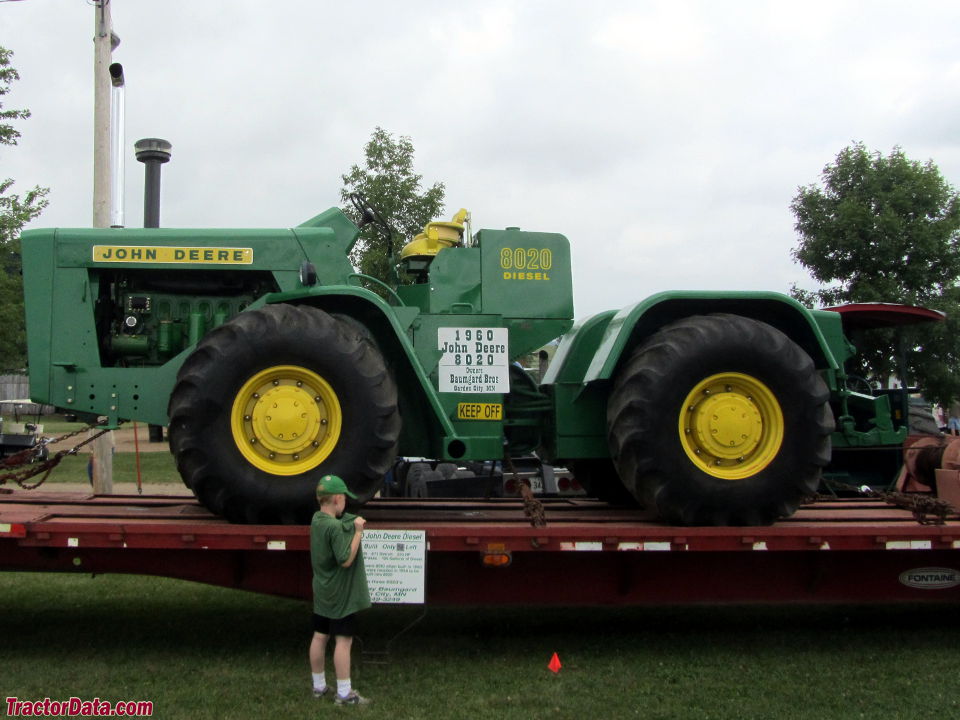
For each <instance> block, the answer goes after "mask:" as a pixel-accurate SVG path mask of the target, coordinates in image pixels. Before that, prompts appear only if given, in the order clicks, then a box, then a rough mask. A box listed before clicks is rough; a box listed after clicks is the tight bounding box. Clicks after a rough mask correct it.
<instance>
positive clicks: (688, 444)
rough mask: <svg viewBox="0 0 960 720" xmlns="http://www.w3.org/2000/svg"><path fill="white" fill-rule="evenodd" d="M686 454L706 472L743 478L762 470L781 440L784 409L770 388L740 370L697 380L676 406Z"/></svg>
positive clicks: (736, 478) (719, 476) (713, 474)
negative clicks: (680, 406)
mask: <svg viewBox="0 0 960 720" xmlns="http://www.w3.org/2000/svg"><path fill="white" fill-rule="evenodd" d="M679 429H680V440H681V444H682V445H683V449H684V451H685V452H686V453H687V457H689V458H690V460H691V461H692V462H693V464H694V465H696V466H697V467H698V468H700V469H701V470H703V471H704V472H705V473H707V474H708V475H712V476H713V477H717V478H721V479H723V480H742V479H743V478H747V477H750V476H751V475H755V474H756V473H758V472H760V471H761V470H763V469H764V468H765V467H766V466H767V465H769V464H770V463H771V462H772V461H773V459H774V458H775V457H776V456H777V453H778V452H780V446H781V445H782V444H783V411H782V410H781V409H780V403H779V402H777V398H776V396H775V395H774V394H773V393H772V392H771V391H770V389H769V388H768V387H767V386H766V385H764V384H763V383H762V382H760V381H759V380H757V379H756V378H753V377H750V376H749V375H742V374H740V373H720V374H718V375H711V376H710V377H708V378H706V379H705V380H703V381H701V382H699V383H697V385H696V387H694V388H693V390H691V391H690V393H689V394H688V395H687V398H686V400H684V402H683V407H682V408H681V410H680V424H679Z"/></svg>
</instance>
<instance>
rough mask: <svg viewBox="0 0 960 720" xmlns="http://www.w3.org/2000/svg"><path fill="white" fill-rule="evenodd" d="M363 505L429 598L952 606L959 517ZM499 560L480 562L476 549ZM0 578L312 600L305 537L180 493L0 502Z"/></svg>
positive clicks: (882, 510) (510, 503)
mask: <svg viewBox="0 0 960 720" xmlns="http://www.w3.org/2000/svg"><path fill="white" fill-rule="evenodd" d="M542 503H543V507H544V510H545V516H546V522H547V524H546V526H545V527H539V528H534V527H531V525H530V523H529V520H528V519H527V518H526V517H525V515H524V512H523V503H522V502H521V501H514V500H426V501H425V500H409V499H384V500H375V501H372V502H370V503H369V504H367V505H366V506H365V507H364V510H363V514H364V516H365V517H366V518H367V519H368V528H370V529H405V530H422V531H424V532H425V533H426V538H427V542H428V550H427V561H426V602H427V603H428V604H462V605H488V604H534V603H536V604H567V605H577V604H596V605H615V604H623V605H634V604H684V603H752V602H763V603H848V602H853V603H872V602H877V603H879V602H883V603H889V602H956V601H958V600H960V518H958V517H951V518H948V520H947V521H946V523H945V524H943V525H921V524H920V523H919V522H917V520H916V519H915V518H914V516H913V515H912V514H911V513H910V512H909V511H907V510H903V509H900V508H897V507H892V506H889V505H886V504H884V503H883V502H881V501H879V500H866V499H849V500H834V501H825V502H819V503H816V504H814V505H807V506H805V507H803V508H801V509H800V510H799V511H798V512H797V513H796V514H795V515H794V516H793V517H791V518H789V519H787V520H783V521H781V522H779V523H777V524H775V525H773V526H770V527H752V528H744V527H736V528H734V527H721V528H717V527H671V526H665V525H661V524H656V523H653V522H651V521H650V520H649V519H647V518H646V517H645V516H644V515H643V513H642V511H638V510H632V509H625V508H616V507H611V506H609V505H606V504H604V503H601V502H598V501H595V500H589V499H582V498H577V499H544V500H543V501H542ZM487 554H490V555H493V556H501V557H502V556H509V560H510V562H509V564H508V565H506V566H501V567H488V566H485V565H484V563H483V562H482V560H483V557H484V555H487ZM0 570H20V571H22V570H32V571H67V572H83V573H94V574H99V573H135V574H144V575H160V576H167V577H175V578H182V579H186V580H195V581H199V582H205V583H209V584H214V585H221V586H224V587H230V588H241V589H245V590H252V591H254V592H262V593H269V594H273V595H281V596H287V597H294V598H308V597H310V563H309V529H308V528H307V527H303V526H282V525H232V524H230V523H227V522H226V521H225V520H223V519H222V518H219V517H217V516H214V515H211V514H210V513H209V512H208V511H207V510H205V509H204V508H203V507H202V506H201V505H200V504H199V503H198V502H197V501H196V500H195V499H194V498H192V497H186V496H159V495H155V496H142V497H141V496H135V495H134V496H99V497H97V496H93V495H90V494H85V493H65V492H38V491H32V492H23V491H17V492H14V493H10V494H4V495H0Z"/></svg>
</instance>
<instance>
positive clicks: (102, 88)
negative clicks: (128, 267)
mask: <svg viewBox="0 0 960 720" xmlns="http://www.w3.org/2000/svg"><path fill="white" fill-rule="evenodd" d="M110 3H111V0H97V2H96V3H95V4H94V14H95V19H96V21H95V23H94V35H93V53H94V62H93V227H95V228H107V227H110V219H111V218H110V214H111V213H110V197H111V163H110V137H111V133H110V94H111V93H110V88H111V78H110V63H111V59H112V55H113V50H114V48H116V47H117V45H119V44H120V39H119V38H118V37H117V36H116V35H114V34H113V22H112V21H111V19H110ZM121 151H122V150H121ZM113 447H114V440H113V433H112V432H109V433H107V434H105V435H102V436H101V437H100V438H98V439H97V440H96V441H95V442H94V447H93V478H92V479H93V492H94V493H95V494H97V495H109V494H111V493H113Z"/></svg>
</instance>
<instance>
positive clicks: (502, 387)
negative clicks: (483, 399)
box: [437, 327, 510, 393]
mask: <svg viewBox="0 0 960 720" xmlns="http://www.w3.org/2000/svg"><path fill="white" fill-rule="evenodd" d="M508 337H509V331H508V330H507V328H463V327H445V328H438V329H437V349H438V350H440V352H441V353H443V354H442V355H441V357H440V368H439V370H440V388H439V389H440V392H455V393H508V392H510V372H509V365H510V359H509V357H510V355H509V352H508V347H507V340H508Z"/></svg>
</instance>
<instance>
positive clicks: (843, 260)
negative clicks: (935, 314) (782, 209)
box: [790, 142, 960, 403]
mask: <svg viewBox="0 0 960 720" xmlns="http://www.w3.org/2000/svg"><path fill="white" fill-rule="evenodd" d="M821 179H822V182H823V187H822V188H821V187H818V186H816V185H808V186H806V187H800V188H799V189H798V193H797V195H796V196H795V197H794V198H793V201H792V203H791V205H790V209H791V210H792V211H793V214H794V216H795V217H796V224H795V226H794V227H795V229H796V231H797V232H798V233H799V235H800V242H799V244H798V246H797V247H796V248H794V250H793V256H794V258H795V259H796V260H797V261H798V262H799V263H800V264H801V265H803V266H804V267H805V268H807V270H808V271H809V272H810V274H811V275H812V276H813V278H814V279H815V280H817V281H819V282H820V283H824V284H829V283H839V284H836V285H830V286H828V287H826V288H823V289H821V290H817V291H814V292H809V291H804V290H800V289H798V288H796V287H794V289H793V294H794V296H795V297H797V298H798V299H799V300H801V301H802V302H805V303H807V304H809V305H814V304H820V305H834V304H838V303H843V302H891V303H904V304H909V305H923V306H926V307H929V308H933V309H935V310H941V311H944V312H945V313H946V314H947V322H946V323H936V324H932V325H925V326H918V327H913V328H909V329H904V330H902V331H901V332H903V334H904V343H905V347H906V348H907V350H908V352H907V357H906V361H907V367H906V372H907V377H908V380H909V381H910V382H911V383H913V382H919V384H920V385H921V387H922V388H923V389H924V391H925V393H926V394H927V396H928V398H929V399H931V400H935V401H938V402H941V403H948V402H950V401H951V400H954V399H956V398H958V397H960V287H958V278H960V196H958V194H957V192H956V191H955V190H954V189H953V188H952V187H951V186H950V185H949V184H948V183H947V182H946V180H944V178H943V176H942V175H941V174H940V171H939V169H938V168H937V167H936V165H934V164H933V162H932V161H929V160H928V161H927V162H926V163H920V162H917V161H915V160H910V159H908V158H907V156H906V155H905V154H904V153H903V151H902V150H901V149H900V148H899V147H895V148H894V149H893V150H892V152H891V153H890V154H889V155H887V156H883V155H882V154H881V153H879V152H869V151H868V150H867V148H866V147H865V146H864V145H863V143H859V142H858V143H854V144H853V145H851V146H849V147H846V148H844V149H843V150H841V151H840V153H839V154H838V155H837V157H836V159H835V160H834V162H833V163H831V164H828V165H827V166H826V167H825V168H824V170H823V173H822V175H821ZM893 335H894V333H893V332H892V331H872V332H871V333H870V334H869V335H864V337H863V338H859V339H858V342H857V347H858V350H859V351H860V358H861V359H860V362H861V364H862V365H861V368H860V371H861V372H862V373H863V374H869V375H870V376H871V377H872V378H874V379H876V380H877V381H879V382H881V383H883V384H884V385H885V384H886V380H887V378H888V377H889V376H890V375H891V374H893V373H895V372H897V373H898V374H899V376H900V377H903V369H902V368H899V367H898V365H897V363H896V359H895V355H896V348H895V345H896V343H895V341H894V339H893Z"/></svg>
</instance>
